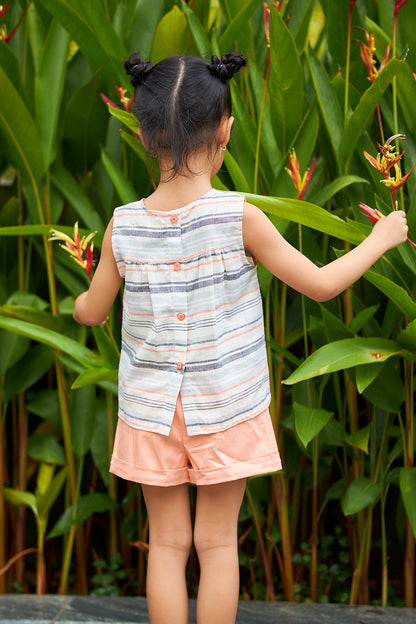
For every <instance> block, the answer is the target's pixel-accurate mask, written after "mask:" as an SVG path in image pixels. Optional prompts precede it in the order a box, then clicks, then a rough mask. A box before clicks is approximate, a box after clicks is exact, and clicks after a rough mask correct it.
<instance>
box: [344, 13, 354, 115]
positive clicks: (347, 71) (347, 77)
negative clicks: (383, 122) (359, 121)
mask: <svg viewBox="0 0 416 624" xmlns="http://www.w3.org/2000/svg"><path fill="white" fill-rule="evenodd" d="M352 10H353V7H352V6H351V5H350V8H349V13H348V34H347V58H346V64H345V93H344V120H346V119H347V114H348V104H349V83H350V53H351V22H352Z"/></svg>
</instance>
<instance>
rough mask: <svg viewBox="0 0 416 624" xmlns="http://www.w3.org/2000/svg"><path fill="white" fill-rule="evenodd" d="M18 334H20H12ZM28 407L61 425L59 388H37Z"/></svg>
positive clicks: (45, 418) (41, 416)
mask: <svg viewBox="0 0 416 624" xmlns="http://www.w3.org/2000/svg"><path fill="white" fill-rule="evenodd" d="M9 334H10V335H11V336H12V335H18V334H12V333H10V332H9ZM27 409H28V410H29V412H31V413H32V414H36V416H39V417H40V418H43V419H44V420H48V421H49V422H51V423H53V424H54V425H56V426H57V427H60V426H61V413H60V408H59V396H58V391H57V390H37V391H36V392H35V393H34V395H33V397H32V398H31V399H30V400H29V401H28V403H27Z"/></svg>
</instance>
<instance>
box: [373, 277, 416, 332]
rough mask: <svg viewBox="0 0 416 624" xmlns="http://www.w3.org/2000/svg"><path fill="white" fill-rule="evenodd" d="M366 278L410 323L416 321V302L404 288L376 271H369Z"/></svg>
mask: <svg viewBox="0 0 416 624" xmlns="http://www.w3.org/2000/svg"><path fill="white" fill-rule="evenodd" d="M364 277H365V279H366V280H368V281H369V282H370V283H371V284H374V286H376V287H377V288H378V289H379V290H381V292H382V293H384V294H385V295H386V296H387V297H388V298H389V299H390V301H392V302H393V303H394V304H395V305H396V306H397V307H398V308H399V310H401V311H402V312H403V314H404V315H405V316H406V317H407V318H408V319H409V320H410V321H413V320H414V319H416V302H415V300H414V299H413V298H412V297H411V296H410V295H409V294H408V293H407V292H406V291H405V289H404V288H402V286H399V285H398V284H396V283H395V282H393V281H392V280H391V279H389V278H388V277H386V276H385V275H381V273H376V272H375V271H367V272H366V273H365V274H364Z"/></svg>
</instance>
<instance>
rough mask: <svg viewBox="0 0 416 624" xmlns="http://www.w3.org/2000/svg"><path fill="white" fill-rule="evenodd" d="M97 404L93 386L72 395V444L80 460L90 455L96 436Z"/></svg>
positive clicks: (80, 389)
mask: <svg viewBox="0 0 416 624" xmlns="http://www.w3.org/2000/svg"><path fill="white" fill-rule="evenodd" d="M96 402H97V401H96V391H95V388H94V387H93V386H87V387H85V388H79V389H77V390H74V391H73V393H72V395H71V405H70V415H71V442H72V448H73V450H74V453H75V455H76V457H78V458H79V459H80V458H81V457H83V456H84V455H86V454H87V453H88V450H89V448H90V445H91V440H92V437H93V435H94V425H95V407H96Z"/></svg>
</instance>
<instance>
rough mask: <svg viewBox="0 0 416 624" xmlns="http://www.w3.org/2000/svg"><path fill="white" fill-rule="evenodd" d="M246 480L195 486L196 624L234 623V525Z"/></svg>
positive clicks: (236, 580) (236, 587) (236, 571)
mask: <svg viewBox="0 0 416 624" xmlns="http://www.w3.org/2000/svg"><path fill="white" fill-rule="evenodd" d="M245 485H246V479H239V480H238V481H230V482H228V483H219V484H217V485H203V486H199V487H198V490H197V502H196V517H195V530H194V543H195V548H196V551H197V553H198V559H199V565H200V568H201V578H200V582H199V591H198V600H197V622H198V624H234V622H235V617H236V613H237V606H238V595H239V587H240V575H239V567H238V540H237V522H238V514H239V511H240V506H241V502H242V500H243V495H244V489H245Z"/></svg>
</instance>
